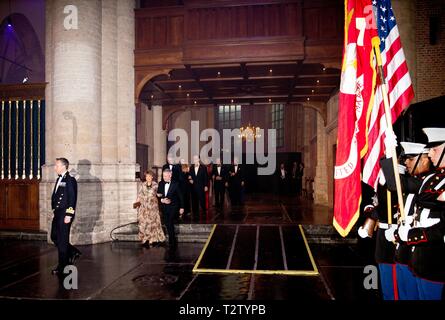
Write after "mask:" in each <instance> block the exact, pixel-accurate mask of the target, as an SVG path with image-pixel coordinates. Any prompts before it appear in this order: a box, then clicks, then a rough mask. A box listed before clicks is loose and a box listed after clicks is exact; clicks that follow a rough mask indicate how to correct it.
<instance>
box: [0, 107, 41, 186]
mask: <svg viewBox="0 0 445 320" xmlns="http://www.w3.org/2000/svg"><path fill="white" fill-rule="evenodd" d="M0 105H1V114H0V135H1V138H0V140H1V141H0V143H1V145H0V152H1V163H0V179H1V180H5V179H8V180H11V179H13V180H18V179H22V180H25V179H37V180H39V179H40V176H41V166H42V164H44V163H45V101H44V100H42V99H36V100H34V99H29V100H28V99H23V100H22V99H14V100H12V99H8V100H5V99H2V100H1V101H0Z"/></svg>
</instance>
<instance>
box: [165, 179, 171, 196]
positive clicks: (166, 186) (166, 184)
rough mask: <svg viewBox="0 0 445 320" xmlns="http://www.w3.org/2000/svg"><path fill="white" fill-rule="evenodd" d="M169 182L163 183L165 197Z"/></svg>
mask: <svg viewBox="0 0 445 320" xmlns="http://www.w3.org/2000/svg"><path fill="white" fill-rule="evenodd" d="M170 183H171V181H170V182H165V187H164V196H167V194H168V189H169V188H170Z"/></svg>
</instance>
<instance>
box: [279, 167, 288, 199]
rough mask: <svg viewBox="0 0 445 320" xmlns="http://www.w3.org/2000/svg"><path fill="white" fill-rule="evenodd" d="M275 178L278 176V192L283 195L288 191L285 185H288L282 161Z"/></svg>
mask: <svg viewBox="0 0 445 320" xmlns="http://www.w3.org/2000/svg"><path fill="white" fill-rule="evenodd" d="M277 178H278V194H279V195H280V196H281V195H285V194H287V192H288V189H287V186H288V178H289V177H288V173H287V170H286V168H285V166H284V163H281V164H280V169H279V170H278V172H277Z"/></svg>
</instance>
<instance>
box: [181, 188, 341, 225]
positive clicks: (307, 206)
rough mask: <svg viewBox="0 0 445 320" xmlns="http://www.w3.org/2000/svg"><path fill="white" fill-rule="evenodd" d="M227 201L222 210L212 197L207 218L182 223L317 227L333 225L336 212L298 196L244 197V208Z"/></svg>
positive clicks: (189, 219) (263, 195)
mask: <svg viewBox="0 0 445 320" xmlns="http://www.w3.org/2000/svg"><path fill="white" fill-rule="evenodd" d="M227 198H228V197H226V198H225V203H224V207H223V208H221V209H219V208H216V207H215V206H214V205H213V202H214V200H213V198H212V197H210V206H209V210H208V211H207V214H206V215H203V214H202V213H200V215H199V217H196V218H192V217H191V216H186V217H184V218H183V219H182V220H180V221H178V222H179V223H191V222H192V223H218V224H223V223H227V224H233V223H237V224H249V223H264V224H281V223H291V224H292V223H301V224H314V225H327V224H331V223H332V218H333V211H332V209H331V208H329V207H326V206H322V205H314V203H313V201H311V200H308V199H307V198H305V197H299V196H296V195H284V196H279V195H276V194H273V193H253V194H246V195H245V202H244V205H243V206H237V207H231V206H230V203H229V201H228V199H227Z"/></svg>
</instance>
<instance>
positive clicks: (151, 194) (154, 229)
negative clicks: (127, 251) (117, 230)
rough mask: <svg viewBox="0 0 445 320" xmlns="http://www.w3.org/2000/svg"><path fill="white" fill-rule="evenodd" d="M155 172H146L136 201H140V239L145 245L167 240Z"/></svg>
mask: <svg viewBox="0 0 445 320" xmlns="http://www.w3.org/2000/svg"><path fill="white" fill-rule="evenodd" d="M153 177H154V172H153V171H151V170H148V171H146V172H145V180H146V181H145V182H144V183H143V184H142V186H141V188H140V189H139V193H138V198H137V200H136V202H139V203H140V206H139V208H138V222H139V239H140V240H141V241H142V244H143V246H144V247H146V248H149V247H150V245H159V244H161V243H162V242H164V241H165V235H164V231H163V230H162V226H161V218H160V215H159V206H158V198H157V196H156V192H157V190H158V184H157V183H156V182H155V181H153Z"/></svg>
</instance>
